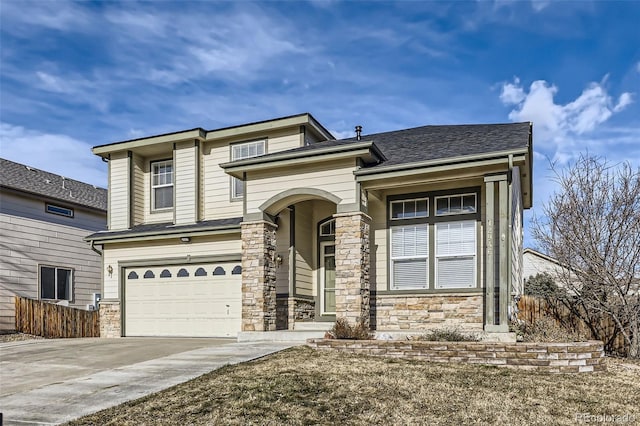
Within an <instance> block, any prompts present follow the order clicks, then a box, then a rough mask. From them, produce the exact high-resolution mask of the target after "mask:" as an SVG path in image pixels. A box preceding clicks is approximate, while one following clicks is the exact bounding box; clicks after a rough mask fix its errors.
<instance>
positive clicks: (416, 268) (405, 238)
mask: <svg viewBox="0 0 640 426" xmlns="http://www.w3.org/2000/svg"><path fill="white" fill-rule="evenodd" d="M428 259H429V225H428V224H426V223H421V224H416V225H406V226H394V227H392V228H391V279H392V285H391V288H393V289H395V290H406V289H426V288H428V287H429V262H428Z"/></svg>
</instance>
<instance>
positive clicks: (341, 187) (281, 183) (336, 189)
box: [247, 160, 356, 213]
mask: <svg viewBox="0 0 640 426" xmlns="http://www.w3.org/2000/svg"><path fill="white" fill-rule="evenodd" d="M354 170H355V162H354V160H344V161H336V162H332V163H323V164H321V165H314V164H304V165H301V166H299V167H296V166H291V168H290V169H278V170H269V171H265V172H260V171H258V172H253V173H250V174H249V179H248V181H247V212H248V213H257V212H259V211H260V205H262V204H263V203H264V202H265V201H267V200H268V199H269V198H271V197H273V196H274V195H277V194H279V193H281V192H283V191H285V190H287V189H292V188H314V189H320V190H323V191H327V192H329V193H331V194H333V195H335V196H337V197H339V198H340V199H341V200H342V201H341V204H349V203H355V202H356V183H355V178H354V176H353V171H354Z"/></svg>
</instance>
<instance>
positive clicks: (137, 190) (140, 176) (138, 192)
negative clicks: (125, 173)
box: [132, 154, 149, 225]
mask: <svg viewBox="0 0 640 426" xmlns="http://www.w3.org/2000/svg"><path fill="white" fill-rule="evenodd" d="M132 166H133V206H132V208H133V224H134V225H140V224H142V223H143V222H144V213H145V209H146V208H147V206H148V205H149V204H147V203H146V202H145V186H144V174H145V164H144V158H142V157H141V156H139V155H136V154H134V155H133V164H132Z"/></svg>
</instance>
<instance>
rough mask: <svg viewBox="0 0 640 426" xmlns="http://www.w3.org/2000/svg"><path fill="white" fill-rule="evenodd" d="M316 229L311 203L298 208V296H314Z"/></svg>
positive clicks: (296, 230)
mask: <svg viewBox="0 0 640 426" xmlns="http://www.w3.org/2000/svg"><path fill="white" fill-rule="evenodd" d="M314 229H315V227H314V226H313V212H312V211H311V208H310V205H309V203H304V204H300V205H298V206H296V229H295V232H296V294H298V295H301V296H308V297H311V296H314V291H313V265H314V263H315V262H314V261H313V242H314V239H313V238H312V235H313V233H314V232H315V231H314Z"/></svg>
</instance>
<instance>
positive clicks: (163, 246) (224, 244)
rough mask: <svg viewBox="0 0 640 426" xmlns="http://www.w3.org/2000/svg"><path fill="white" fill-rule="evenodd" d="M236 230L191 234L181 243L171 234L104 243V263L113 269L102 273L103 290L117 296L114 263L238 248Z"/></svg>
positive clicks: (211, 253)
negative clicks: (169, 236) (222, 233)
mask: <svg viewBox="0 0 640 426" xmlns="http://www.w3.org/2000/svg"><path fill="white" fill-rule="evenodd" d="M241 249H242V247H241V241H240V234H239V233H238V234H231V235H228V236H220V237H193V238H192V240H191V243H189V244H184V243H181V242H180V241H179V239H178V238H177V237H176V238H172V239H167V240H158V241H145V242H140V243H127V244H106V245H105V250H104V264H105V267H107V266H106V265H111V266H112V267H113V269H114V272H113V274H112V276H111V277H110V276H109V275H108V274H105V277H104V294H103V297H104V298H106V299H117V298H119V285H118V276H119V274H118V272H117V269H118V264H119V263H122V262H128V261H144V260H153V261H156V260H158V259H163V258H177V257H186V256H192V257H195V256H214V255H228V254H236V253H238V254H239V253H240V252H241Z"/></svg>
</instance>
